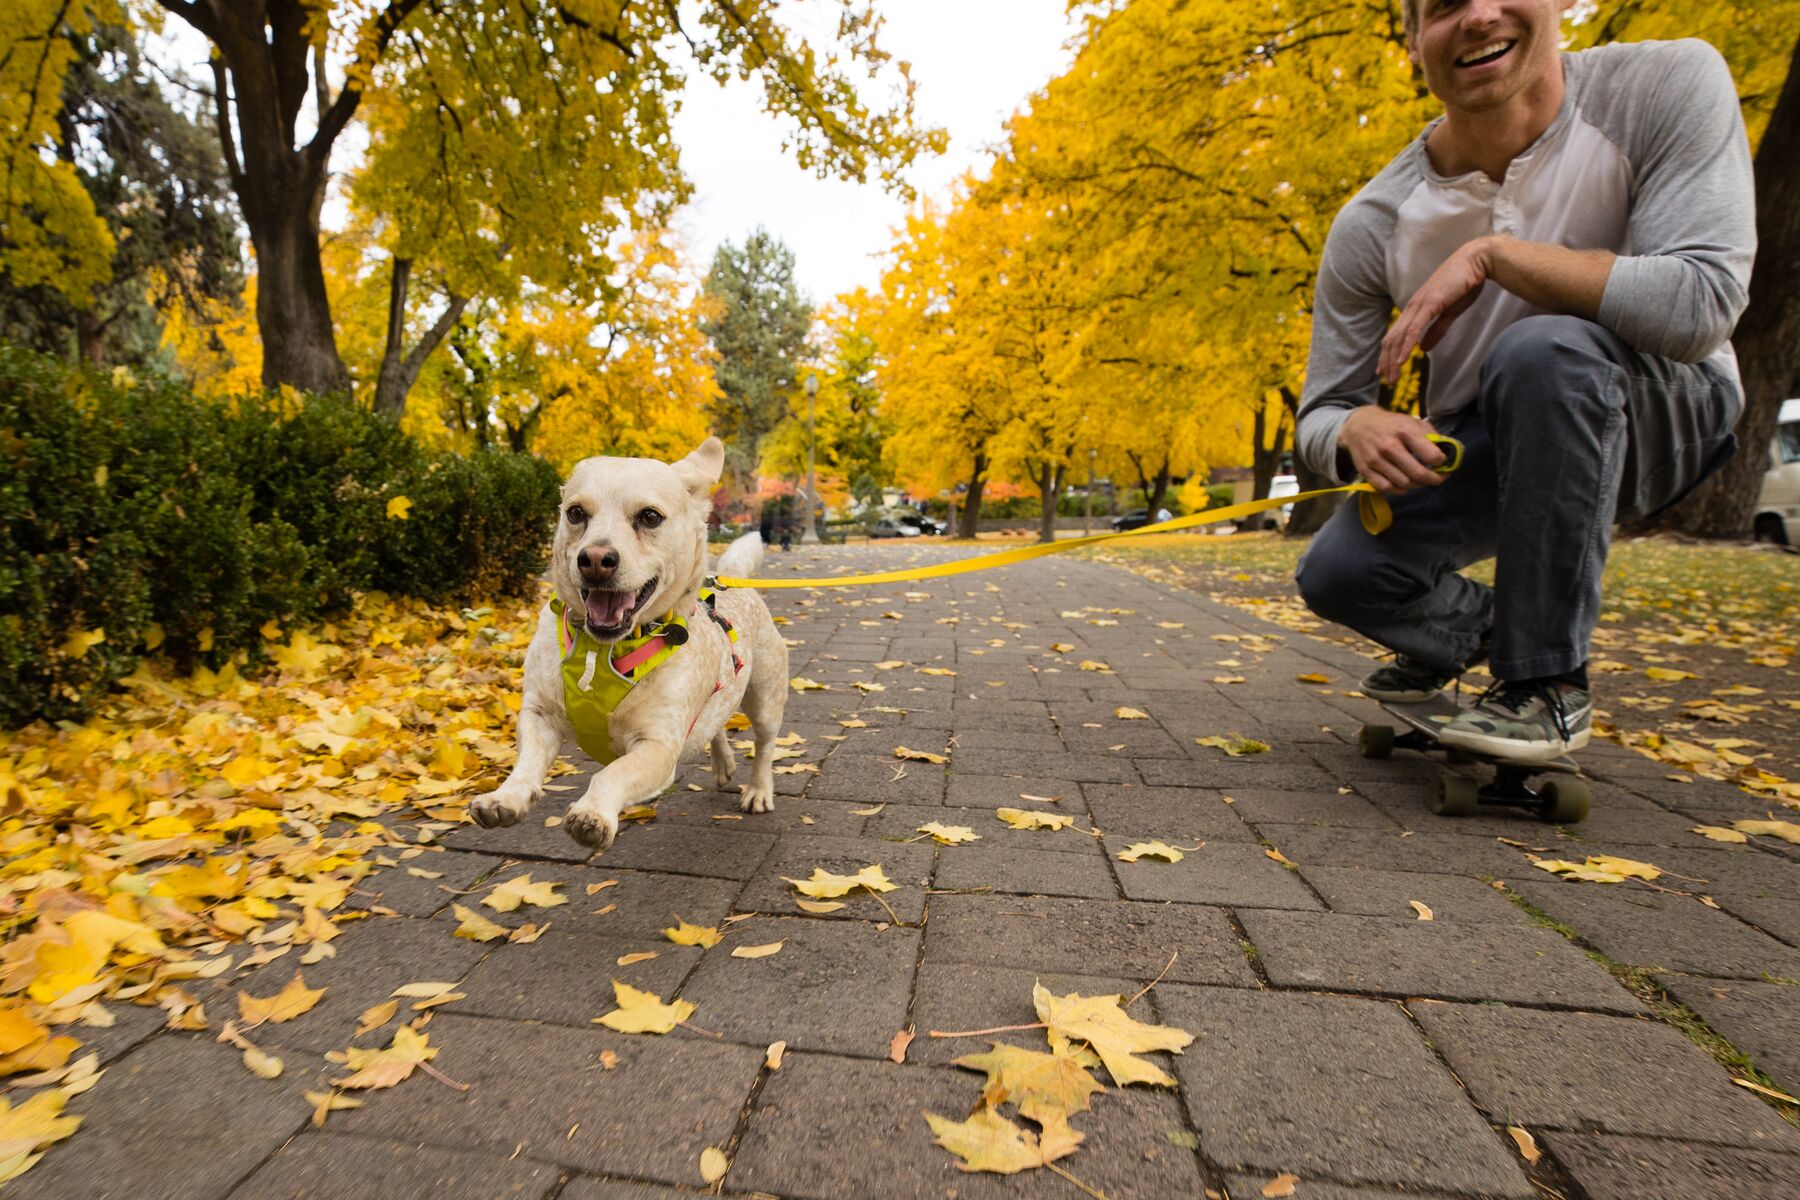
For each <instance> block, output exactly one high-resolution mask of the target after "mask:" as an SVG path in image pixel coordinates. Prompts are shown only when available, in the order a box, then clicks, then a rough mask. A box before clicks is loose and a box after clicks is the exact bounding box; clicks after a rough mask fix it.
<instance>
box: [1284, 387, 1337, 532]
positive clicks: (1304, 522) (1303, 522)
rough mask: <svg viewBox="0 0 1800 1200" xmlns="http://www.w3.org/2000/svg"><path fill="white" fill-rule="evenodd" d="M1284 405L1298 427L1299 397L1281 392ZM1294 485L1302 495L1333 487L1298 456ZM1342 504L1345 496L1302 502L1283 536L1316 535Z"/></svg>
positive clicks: (1296, 506) (1290, 519) (1295, 462)
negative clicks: (1297, 486) (1296, 485)
mask: <svg viewBox="0 0 1800 1200" xmlns="http://www.w3.org/2000/svg"><path fill="white" fill-rule="evenodd" d="M1281 402H1282V403H1283V404H1284V405H1286V406H1287V410H1288V412H1290V413H1292V414H1294V420H1295V425H1296V427H1298V422H1299V415H1298V414H1299V411H1300V397H1299V396H1297V395H1295V394H1294V390H1293V389H1292V388H1289V387H1285V386H1284V387H1283V388H1282V389H1281ZM1294 482H1295V483H1296V484H1298V485H1299V488H1300V490H1301V491H1303V492H1311V491H1316V490H1318V489H1319V488H1324V487H1330V486H1331V480H1330V479H1328V478H1327V477H1325V476H1324V475H1321V474H1319V473H1318V472H1317V471H1314V470H1313V469H1312V468H1311V467H1309V466H1307V465H1306V462H1305V461H1304V460H1303V459H1302V458H1301V457H1300V456H1299V455H1298V454H1296V455H1294ZM1343 503H1344V497H1343V495H1342V493H1340V494H1338V495H1336V496H1320V497H1318V498H1316V499H1313V500H1302V501H1300V502H1299V503H1298V504H1296V505H1294V511H1293V514H1292V515H1291V516H1289V517H1288V523H1287V528H1286V529H1285V530H1284V531H1283V532H1285V533H1286V534H1288V535H1289V536H1290V537H1299V536H1300V535H1302V534H1310V533H1317V532H1319V530H1320V529H1322V528H1324V526H1325V522H1326V521H1329V520H1330V519H1331V516H1332V514H1333V513H1335V512H1337V510H1338V509H1339V507H1341V506H1342V505H1343Z"/></svg>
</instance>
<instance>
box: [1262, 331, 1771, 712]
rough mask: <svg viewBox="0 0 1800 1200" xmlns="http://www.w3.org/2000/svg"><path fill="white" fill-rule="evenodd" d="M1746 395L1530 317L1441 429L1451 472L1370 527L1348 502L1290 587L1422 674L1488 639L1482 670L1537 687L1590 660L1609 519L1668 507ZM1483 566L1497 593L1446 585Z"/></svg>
mask: <svg viewBox="0 0 1800 1200" xmlns="http://www.w3.org/2000/svg"><path fill="white" fill-rule="evenodd" d="M1742 406H1743V399H1742V397H1741V395H1740V393H1739V391H1738V388H1737V385H1736V384H1734V383H1733V382H1732V381H1731V380H1730V379H1728V378H1726V377H1725V376H1724V375H1723V374H1721V373H1720V372H1719V371H1717V370H1716V369H1714V368H1712V367H1709V366H1705V365H1699V364H1689V363H1679V362H1674V361H1672V360H1669V359H1665V358H1655V357H1651V356H1648V355H1644V354H1640V353H1638V352H1637V351H1635V350H1633V349H1632V348H1631V347H1629V346H1627V345H1626V344H1625V343H1624V342H1622V341H1620V340H1619V339H1618V338H1617V337H1615V336H1614V335H1613V334H1612V333H1610V332H1608V331H1607V330H1605V329H1602V328H1601V327H1600V326H1598V325H1595V324H1593V323H1592V322H1588V321H1583V320H1580V319H1578V318H1575V317H1555V316H1540V317H1529V318H1527V319H1525V320H1523V321H1520V322H1518V323H1517V324H1515V325H1513V326H1511V327H1510V328H1509V329H1507V330H1506V332H1505V333H1503V334H1501V335H1500V337H1499V338H1498V339H1497V340H1496V341H1495V342H1494V345H1493V348H1492V349H1491V350H1490V351H1489V352H1488V356H1487V358H1486V359H1485V360H1484V361H1483V362H1482V364H1481V383H1480V394H1479V397H1478V399H1477V402H1476V403H1475V404H1474V405H1473V406H1471V407H1470V408H1466V409H1464V410H1463V411H1462V412H1459V413H1457V414H1455V415H1454V416H1451V417H1447V418H1445V419H1443V420H1441V421H1433V425H1434V426H1435V427H1436V428H1437V430H1438V432H1440V433H1446V434H1449V435H1450V436H1452V437H1455V438H1457V439H1459V440H1460V441H1461V442H1462V443H1463V445H1464V447H1465V453H1464V457H1463V463H1462V467H1461V469H1460V470H1458V471H1457V472H1456V473H1455V474H1453V475H1451V476H1450V477H1449V478H1448V480H1447V481H1446V482H1445V483H1443V484H1442V485H1441V486H1438V487H1427V488H1421V489H1419V490H1416V491H1411V492H1407V493H1406V494H1405V495H1403V496H1395V497H1391V499H1392V502H1393V509H1394V523H1393V525H1392V526H1391V527H1390V528H1389V529H1388V530H1387V531H1386V532H1385V533H1383V534H1381V535H1380V536H1378V537H1377V536H1372V535H1370V534H1369V533H1367V532H1366V531H1365V530H1364V529H1363V527H1362V523H1361V521H1360V520H1359V519H1358V517H1357V513H1356V506H1355V505H1354V504H1348V505H1345V506H1344V507H1343V509H1342V510H1340V511H1339V512H1338V513H1337V514H1336V515H1335V516H1334V517H1332V519H1331V520H1330V521H1328V522H1327V523H1326V525H1325V527H1324V528H1323V529H1321V530H1320V531H1319V533H1318V535H1317V536H1316V537H1314V539H1313V543H1312V546H1311V547H1310V548H1308V550H1307V552H1306V555H1305V557H1303V558H1302V559H1301V560H1300V567H1299V570H1298V572H1297V573H1296V580H1297V582H1298V583H1299V586H1300V595H1301V596H1302V598H1304V599H1305V601H1306V603H1307V606H1308V607H1310V608H1311V609H1312V610H1313V612H1315V613H1317V614H1318V615H1319V616H1321V617H1324V618H1325V619H1326V620H1329V621H1336V622H1338V623H1339V624H1342V625H1348V626H1349V627H1350V628H1352V629H1354V630H1356V631H1357V632H1358V633H1361V634H1362V635H1363V636H1365V637H1367V638H1369V639H1371V640H1372V641H1375V642H1379V643H1380V644H1381V645H1383V646H1386V647H1388V648H1389V649H1390V650H1396V651H1398V652H1400V653H1401V654H1404V655H1406V656H1407V657H1408V658H1410V659H1414V660H1417V661H1418V662H1421V663H1424V664H1426V665H1429V666H1433V667H1443V668H1453V667H1460V666H1462V665H1464V664H1465V663H1467V662H1468V660H1469V659H1470V657H1471V656H1472V655H1473V654H1474V653H1475V648H1476V645H1477V643H1478V642H1479V641H1480V640H1481V638H1482V637H1483V635H1486V634H1490V633H1491V635H1492V637H1493V659H1492V668H1491V669H1492V670H1493V673H1494V674H1495V675H1496V676H1497V677H1498V678H1501V679H1533V678H1538V677H1541V676H1545V675H1560V674H1563V673H1565V672H1568V671H1573V670H1575V669H1576V668H1577V667H1580V666H1582V665H1583V664H1585V663H1586V662H1587V660H1588V645H1589V640H1590V638H1591V637H1592V635H1593V631H1594V622H1595V621H1596V620H1597V619H1598V618H1599V615H1600V575H1601V570H1602V568H1603V567H1604V566H1605V565H1606V552H1607V549H1608V547H1609V545H1610V544H1611V540H1612V526H1613V523H1614V522H1615V521H1632V520H1637V519H1640V518H1642V517H1645V516H1648V515H1650V514H1652V513H1655V512H1657V511H1658V510H1660V509H1663V508H1666V507H1668V506H1669V505H1671V504H1673V503H1674V502H1675V501H1676V500H1678V499H1680V498H1681V497H1682V496H1683V495H1685V494H1686V493H1687V492H1688V491H1689V490H1691V489H1692V488H1693V487H1694V485H1695V484H1697V483H1699V482H1700V480H1702V479H1704V478H1705V477H1706V476H1707V475H1708V474H1710V473H1711V472H1712V471H1713V470H1714V469H1716V468H1717V467H1718V465H1719V464H1721V463H1723V462H1724V460H1725V459H1726V458H1727V457H1729V455H1730V453H1731V450H1732V447H1733V446H1734V445H1735V444H1736V442H1735V439H1734V438H1733V437H1732V433H1731V430H1732V426H1733V425H1734V424H1735V423H1736V422H1737V418H1738V413H1739V411H1740V410H1741V408H1742ZM1487 558H1493V559H1494V560H1495V565H1494V586H1493V587H1491V588H1490V587H1488V586H1486V585H1485V584H1480V583H1476V582H1474V581H1472V580H1469V579H1466V578H1464V577H1463V576H1462V575H1460V574H1458V571H1459V570H1460V569H1461V568H1463V567H1466V566H1469V565H1470V564H1471V563H1476V562H1480V561H1482V560H1483V559H1487Z"/></svg>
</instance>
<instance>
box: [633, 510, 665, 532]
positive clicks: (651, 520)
mask: <svg viewBox="0 0 1800 1200" xmlns="http://www.w3.org/2000/svg"><path fill="white" fill-rule="evenodd" d="M637 519H638V524H639V525H642V526H643V527H644V528H645V529H655V528H656V527H657V526H658V525H661V524H662V523H663V515H662V514H661V513H659V512H657V511H656V510H655V509H654V508H646V509H645V510H644V511H643V512H641V513H639V514H638V515H637Z"/></svg>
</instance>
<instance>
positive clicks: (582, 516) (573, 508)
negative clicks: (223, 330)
mask: <svg viewBox="0 0 1800 1200" xmlns="http://www.w3.org/2000/svg"><path fill="white" fill-rule="evenodd" d="M568 516H569V524H571V525H586V524H587V509H585V508H583V507H581V505H579V504H571V505H569V513H568Z"/></svg>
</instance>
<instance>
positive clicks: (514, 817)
mask: <svg viewBox="0 0 1800 1200" xmlns="http://www.w3.org/2000/svg"><path fill="white" fill-rule="evenodd" d="M530 808H531V797H529V796H521V795H519V794H518V793H517V792H509V791H507V790H506V789H505V788H500V789H498V790H496V791H492V792H488V793H487V794H486V795H482V796H477V797H475V799H473V800H471V801H470V802H469V815H470V816H471V817H474V818H475V823H476V824H477V825H479V826H481V827H482V828H483V829H498V828H499V827H500V826H502V825H517V824H518V823H519V822H520V821H522V820H524V819H525V814H526V812H527V811H529V810H530Z"/></svg>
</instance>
